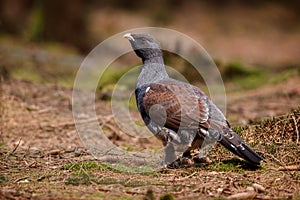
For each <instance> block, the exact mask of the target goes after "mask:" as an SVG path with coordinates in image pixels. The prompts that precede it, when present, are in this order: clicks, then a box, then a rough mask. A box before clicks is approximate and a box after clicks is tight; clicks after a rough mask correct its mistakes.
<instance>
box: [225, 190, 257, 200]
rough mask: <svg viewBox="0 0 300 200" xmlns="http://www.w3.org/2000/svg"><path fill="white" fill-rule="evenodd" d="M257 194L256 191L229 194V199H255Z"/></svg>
mask: <svg viewBox="0 0 300 200" xmlns="http://www.w3.org/2000/svg"><path fill="white" fill-rule="evenodd" d="M255 196H256V192H241V193H237V194H233V195H230V196H228V197H227V198H226V199H229V200H241V199H253V198H254V197H255Z"/></svg>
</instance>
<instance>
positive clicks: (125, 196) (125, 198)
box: [113, 195, 132, 200]
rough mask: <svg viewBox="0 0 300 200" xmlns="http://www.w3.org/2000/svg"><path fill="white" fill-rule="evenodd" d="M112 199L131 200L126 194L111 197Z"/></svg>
mask: <svg viewBox="0 0 300 200" xmlns="http://www.w3.org/2000/svg"><path fill="white" fill-rule="evenodd" d="M113 199H114V200H132V198H131V197H130V196H127V195H121V196H119V197H116V198H113Z"/></svg>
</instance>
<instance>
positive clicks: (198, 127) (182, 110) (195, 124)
mask: <svg viewBox="0 0 300 200" xmlns="http://www.w3.org/2000/svg"><path fill="white" fill-rule="evenodd" d="M123 37H124V38H126V39H128V40H129V42H130V44H131V47H132V48H133V50H134V52H135V53H136V55H137V56H138V57H140V58H141V59H142V63H143V65H142V69H141V72H140V74H139V75H138V78H137V81H136V88H135V97H136V103H137V108H138V111H139V112H140V115H141V117H142V119H143V121H144V123H145V125H146V126H147V128H148V129H149V130H150V131H151V132H152V133H153V134H154V135H155V136H156V137H157V138H159V139H160V140H161V141H162V143H163V145H164V146H165V158H164V162H165V163H166V165H170V164H172V163H173V162H174V161H175V160H176V159H178V158H177V156H176V153H175V151H176V145H179V144H181V145H186V149H185V150H184V152H183V154H182V158H188V157H190V156H191V151H192V150H194V149H197V148H201V146H203V144H204V142H205V141H206V142H207V141H217V142H219V143H220V144H221V145H223V146H224V147H225V148H226V149H228V150H229V151H231V152H232V153H234V154H235V155H237V156H239V157H241V158H243V159H244V160H246V161H248V163H250V164H251V165H254V166H259V165H260V162H261V161H264V158H262V157H261V156H260V155H259V154H258V153H257V152H255V151H254V150H253V149H252V148H251V147H250V146H248V145H247V144H246V142H244V141H243V140H242V139H241V137H240V136H239V135H238V134H237V133H235V132H234V131H233V130H232V129H231V127H230V124H229V123H228V121H227V120H226V118H225V116H224V115H223V113H222V112H221V111H220V110H219V108H218V107H217V106H216V105H215V104H214V103H213V102H212V100H211V99H210V98H208V97H207V96H206V95H205V93H204V92H203V91H202V90H201V89H200V88H198V87H196V86H194V85H191V84H189V83H186V82H181V81H179V80H176V79H173V78H170V77H169V75H168V73H167V71H166V67H165V64H164V58H163V52H162V49H161V46H160V43H159V42H158V41H156V40H155V39H154V38H153V37H152V36H151V35H150V34H133V33H127V34H125V35H124V36H123ZM208 143H209V142H208ZM203 157H204V156H203V154H200V153H199V154H198V155H196V156H194V157H193V159H194V161H199V160H201V159H202V158H203Z"/></svg>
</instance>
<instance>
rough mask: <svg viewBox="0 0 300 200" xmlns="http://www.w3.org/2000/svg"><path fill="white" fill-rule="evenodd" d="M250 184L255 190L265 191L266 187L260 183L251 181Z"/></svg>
mask: <svg viewBox="0 0 300 200" xmlns="http://www.w3.org/2000/svg"><path fill="white" fill-rule="evenodd" d="M252 186H253V188H254V189H255V190H256V191H257V192H265V191H266V189H265V188H264V187H263V186H262V185H259V184H257V183H253V184H252Z"/></svg>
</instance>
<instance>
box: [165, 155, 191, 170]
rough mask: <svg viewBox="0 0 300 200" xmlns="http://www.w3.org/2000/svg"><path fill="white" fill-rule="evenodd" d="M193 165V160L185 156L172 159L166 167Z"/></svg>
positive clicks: (174, 167)
mask: <svg viewBox="0 0 300 200" xmlns="http://www.w3.org/2000/svg"><path fill="white" fill-rule="evenodd" d="M192 165H193V161H192V160H191V159H189V158H186V157H181V158H178V159H177V160H174V161H173V162H172V163H170V164H168V165H167V168H171V169H176V168H180V167H190V166H192Z"/></svg>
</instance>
